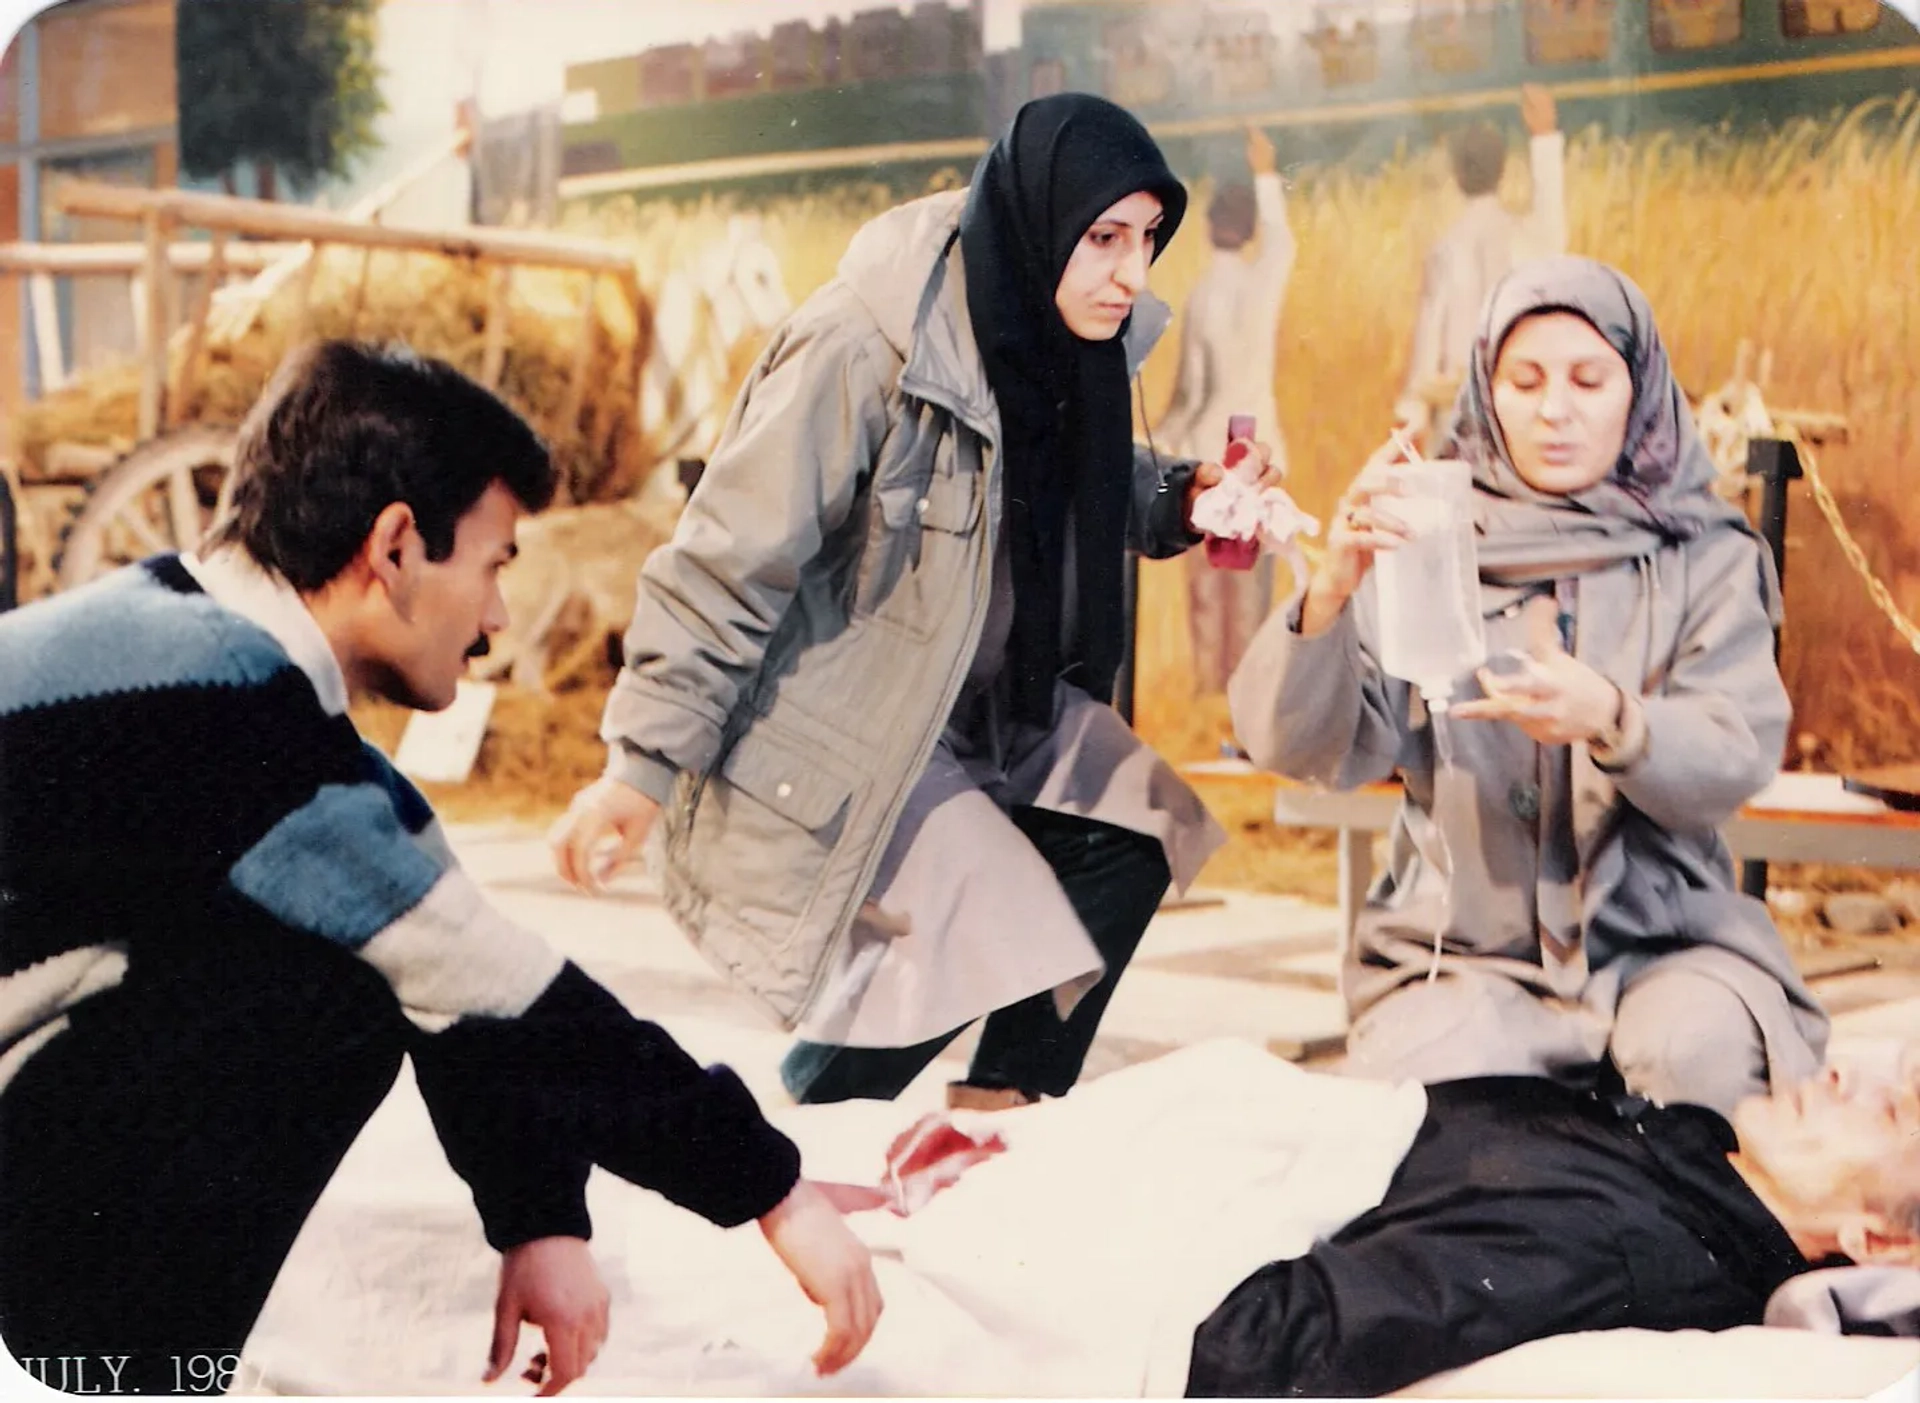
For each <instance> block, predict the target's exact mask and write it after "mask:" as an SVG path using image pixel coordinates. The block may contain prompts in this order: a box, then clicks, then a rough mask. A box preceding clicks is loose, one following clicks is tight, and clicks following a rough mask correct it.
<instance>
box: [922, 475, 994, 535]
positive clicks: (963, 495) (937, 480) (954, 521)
mask: <svg viewBox="0 0 1920 1403" xmlns="http://www.w3.org/2000/svg"><path fill="white" fill-rule="evenodd" d="M913 509H914V511H915V513H916V514H918V516H919V517H920V524H921V525H922V526H929V527H932V528H933V529H934V530H935V531H952V532H956V533H958V532H961V531H966V530H968V529H970V528H971V527H972V525H973V523H974V519H975V518H976V517H978V516H979V515H980V474H978V473H935V474H934V475H933V480H932V481H931V482H929V483H928V484H927V492H926V495H925V496H924V497H921V498H920V499H919V500H918V501H916V502H915V503H914V504H913Z"/></svg>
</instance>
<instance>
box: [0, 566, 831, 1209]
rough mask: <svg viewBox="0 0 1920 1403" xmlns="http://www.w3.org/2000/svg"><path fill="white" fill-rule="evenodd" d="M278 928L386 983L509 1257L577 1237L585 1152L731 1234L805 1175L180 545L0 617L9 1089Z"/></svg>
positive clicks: (1, 913) (742, 1103)
mask: <svg viewBox="0 0 1920 1403" xmlns="http://www.w3.org/2000/svg"><path fill="white" fill-rule="evenodd" d="M289 598H291V595H289ZM289 936H293V937H296V938H303V939H309V940H322V941H326V942H329V943H330V944H332V945H333V946H336V947H338V948H340V949H343V950H347V951H351V952H352V953H353V954H355V955H356V956H358V957H359V958H360V959H361V960H363V961H365V962H366V963H367V964H369V965H371V966H373V967H374V968H375V969H377V970H378V971H379V972H380V974H381V975H383V976H384V977H385V979H386V981H387V983H388V985H389V986H390V987H391V988H392V990H393V993H394V996H395V998H396V999H397V1000H398V1002H399V1005H400V1007H401V1008H402V1009H403V1010H404V1011H405V1012H406V1013H407V1015H408V1016H409V1018H410V1019H411V1020H412V1022H413V1025H414V1027H415V1029H416V1033H417V1035H416V1037H415V1038H414V1040H413V1046H412V1055H413V1057H414V1062H415V1069H416V1074H417V1080H418V1082H419V1084H420V1087H421V1091H422V1093H423V1095H425V1096H426V1098H427V1100H428V1104H429V1108H430V1110H431V1111H432V1112H433V1117H434V1122H435V1124H436V1126H437V1127H438V1129H439V1131H440V1135H441V1140H442V1143H443V1145H444V1146H445V1148H446V1150H447V1154H448V1158H449V1160H450V1161H451V1162H452V1164H453V1166H454V1168H455V1169H456V1170H458V1171H459V1172H460V1174H461V1175H462V1176H463V1177H464V1178H465V1179H466V1180H467V1182H468V1183H469V1185H470V1186H471V1187H472V1189H473V1191H474V1198H475V1202H476V1205H477V1206H478V1208H479V1210H480V1213H481V1216H482V1219H483V1221H484V1222H485V1225H486V1229H487V1236H488V1239H489V1241H491V1242H492V1243H493V1244H494V1245H495V1246H496V1247H506V1246H510V1245H513V1244H514V1243H515V1242H519V1241H526V1240H529V1239H530V1238H533V1237H539V1236H547V1235H550V1234H555V1233H567V1234H571V1235H577V1236H585V1235H586V1231H587V1221H586V1208H585V1198H584V1185H585V1179H586V1173H587V1167H588V1165H589V1164H592V1163H598V1164H600V1165H602V1166H603V1167H605V1168H606V1169H608V1170H610V1171H611V1172H613V1173H616V1174H619V1175H621V1176H622V1177H624V1178H628V1179H630V1180H632V1181H634V1182H636V1183H639V1184H642V1185H644V1186H646V1187H649V1188H653V1189H656V1190H658V1191H659V1192H660V1193H662V1194H663V1195H665V1196H666V1197H667V1198H669V1199H671V1200H673V1201H674V1202H676V1203H679V1204H682V1205H683V1206H685V1207H688V1208H690V1209H692V1210H693V1211H695V1212H697V1213H700V1214H701V1215H702V1216H704V1217H707V1218H709V1219H711V1220H713V1221H715V1222H719V1223H723V1224H732V1223H738V1222H744V1221H746V1220H748V1219H750V1218H753V1217H758V1216H759V1215H761V1214H762V1213H764V1212H766V1211H767V1210H768V1209H770V1208H772V1207H773V1206H774V1205H775V1204H776V1203H778V1202H779V1200H780V1199H781V1198H782V1197H783V1196H784V1195H785V1193H786V1192H787V1190H788V1189H789V1188H790V1187H791V1186H792V1184H793V1182H794V1179H795V1177H796V1176H797V1174H798V1156H797V1154H796V1152H795V1151H794V1149H793V1146H792V1145H791V1144H790V1143H789V1142H788V1141H787V1140H786V1139H785V1138H784V1137H782V1136H781V1135H779V1133H778V1132H776V1131H774V1130H773V1129H772V1128H771V1127H770V1126H768V1125H767V1124H766V1121H765V1120H764V1118H763V1117H762V1116H761V1114H760V1112H759V1109H758V1107H757V1106H756V1105H755V1104H754V1102H753V1098H752V1096H751V1095H750V1094H749V1093H748V1092H747V1090H746V1089H745V1087H744V1086H742V1085H741V1083H740V1082H739V1080H738V1079H737V1078H736V1077H735V1076H734V1075H733V1074H732V1073H731V1072H730V1071H728V1070H726V1069H725V1068H714V1069H703V1068H701V1067H700V1066H699V1065H698V1064H697V1063H695V1062H694V1061H693V1060H692V1058H690V1057H689V1056H687V1054H686V1053H685V1052H684V1051H682V1050H681V1049H680V1047H679V1046H678V1045H677V1044H675V1043H674V1042H673V1040H672V1039H671V1038H670V1037H668V1036H667V1035H666V1033H664V1032H663V1031H662V1030H661V1029H659V1028H658V1027H656V1026H655V1025H653V1024H651V1023H645V1022H641V1021H639V1020H636V1019H634V1018H633V1017H632V1016H631V1015H629V1014H628V1013H627V1012H626V1010H625V1009H624V1008H622V1007H621V1006H620V1004H619V1003H618V1002H617V1001H616V1000H615V999H614V998H613V997H612V995H610V994H608V993H607V992H606V991H605V990H604V989H602V988H601V987H600V986H599V985H597V984H595V983H594V982H593V981H592V980H590V979H589V978H587V976H586V975H585V974H584V973H582V972H581V971H580V970H579V969H578V968H576V967H575V966H574V965H572V964H571V963H569V962H566V961H563V960H562V958H561V957H560V956H559V954H558V953H556V952H555V951H554V950H552V949H551V947H549V946H548V945H546V943H545V942H543V941H541V940H540V939H538V938H537V937H536V936H534V935H533V934H531V933H530V932H528V931H525V930H523V929H522V928H520V927H518V926H516V925H514V924H513V923H512V922H510V921H508V920H506V919H505V918H504V917H502V916H501V915H500V914H499V913H497V912H496V911H495V910H494V909H493V908H492V907H491V906H490V905H489V904H488V903H487V902H486V901H485V900H484V898H483V897H482V896H481V894H480V892H479V890H478V888H477V887H476V886H475V885H474V884H473V882H472V881H471V879H470V878H469V877H468V876H467V875H466V874H465V873H464V872H463V871H462V870H461V868H460V867H459V865H458V864H457V863H456V862H455V861H454V859H453V856H452V854H451V852H450V851H449V850H448V848H447V846H446V844H445V842H444V840H443V839H442V838H441V836H440V833H439V829H438V825H437V824H436V823H435V822H434V818H433V813H432V810H431V809H430V807H429V806H428V805H427V803H426V801H425V799H424V798H422V796H421V795H420V793H419V791H418V790H416V789H415V788H414V787H413V786H412V785H411V784H410V783H408V782H407V780H406V779H404V778H403V777H402V776H401V775H400V774H399V773H398V772H396V771H395V770H394V769H393V767H392V766H391V765H390V764H389V763H388V762H387V760H386V759H385V757H384V756H382V755H380V754H379V752H377V751H375V750H374V749H372V748H371V747H370V746H368V745H366V744H365V743H364V742H363V741H362V740H361V738H360V736H359V734H358V733H357V732H356V731H355V730H354V728H353V724H352V722H351V720H350V719H349V718H348V717H347V716H346V715H345V714H344V712H341V711H337V710H336V711H330V710H329V708H328V707H327V706H326V705H325V704H323V703H322V701H321V699H320V696H319V694H318V693H317V691H316V687H315V683H314V681H313V680H312V679H311V678H310V677H309V675H308V673H307V672H306V671H303V670H302V668H301V667H300V666H299V665H298V664H296V662H295V661H294V660H293V658H292V657H291V656H290V655H289V653H288V651H287V649H286V647H284V646H283V645H282V643H281V642H280V641H279V640H278V639H276V637H275V636H274V635H273V634H272V633H270V632H269V631H268V630H267V629H266V628H264V627H261V626H260V625H259V624H257V623H255V622H254V621H252V620H251V619H249V618H247V617H244V616H243V615H242V614H240V613H237V612H235V611H234V610H232V609H229V608H227V607H225V606H223V605H222V604H221V603H220V602H218V601H216V600H215V599H214V598H212V597H211V596H210V595H208V594H207V593H206V591H205V590H204V589H203V588H202V587H201V585H200V583H199V582H198V581H197V580H196V579H195V577H194V575H193V574H192V573H190V571H189V570H188V568H187V567H186V566H185V565H184V564H183V563H182V562H181V560H180V559H179V558H178V557H174V556H160V557H156V558H154V559H153V560H150V561H147V562H145V563H144V564H142V565H138V566H133V567H129V568H128V569H125V570H122V571H120V572H118V573H116V574H114V575H112V576H109V577H108V578H106V579H104V580H101V581H98V582H96V583H94V584H92V585H89V586H86V587H85V588H82V589H79V590H75V591H72V592H70V593H67V594H63V595H59V596H57V597H55V598H52V599H50V600H46V601H42V602H40V603H36V604H33V605H30V606H28V607H26V608H24V609H20V610H17V611H15V612H13V613H11V614H8V615H6V616H5V617H3V618H0V1095H4V1094H5V1093H4V1087H5V1083H6V1081H7V1079H8V1078H9V1077H10V1076H11V1075H12V1074H13V1073H14V1072H16V1071H17V1070H18V1068H19V1067H20V1066H21V1065H22V1064H23V1063H24V1061H25V1060H26V1059H27V1058H28V1057H31V1056H33V1055H34V1054H35V1053H36V1052H37V1051H38V1049H39V1048H41V1047H42V1046H45V1045H46V1044H48V1043H49V1042H50V1041H52V1040H53V1039H54V1038H57V1037H58V1036H59V1035H60V1034H61V1033H62V1031H63V1030H65V1028H66V1027H67V1015H68V1014H69V1012H70V1011H71V1010H72V1009H73V1008H75V1007H76V1006H78V1005H79V1004H81V1003H83V1002H85V1001H87V1000H90V999H100V998H102V997H103V996H105V995H107V994H108V993H109V992H110V991H111V990H113V989H115V988H116V987H120V986H122V985H124V984H127V983H129V982H132V981H140V980H164V979H165V978H166V970H167V964H168V961H169V957H170V952H172V951H174V950H179V949H182V948H191V947H192V946H193V945H194V943H195V942H201V943H203V944H204V942H206V941H208V940H210V939H223V940H233V939H248V940H260V941H272V940H276V939H286V938H288V937H289ZM234 1055H235V1056H236V1057H241V1056H245V1055H246V1053H245V1049H244V1048H235V1049H234ZM529 1119H531V1120H533V1121H535V1122H537V1123H538V1124H539V1126H540V1127H541V1134H540V1135H539V1136H538V1137H532V1139H531V1142H530V1137H527V1136H525V1135H524V1134H523V1133H520V1132H521V1131H523V1130H524V1127H525V1124H526V1123H527V1121H528V1120H529Z"/></svg>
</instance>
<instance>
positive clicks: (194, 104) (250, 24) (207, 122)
mask: <svg viewBox="0 0 1920 1403" xmlns="http://www.w3.org/2000/svg"><path fill="white" fill-rule="evenodd" d="M378 8H379V0H179V4H178V10H177V12H176V19H175V30H174V33H175V39H174V46H175V57H176V62H177V64H178V71H179V79H180V163H181V166H182V167H183V168H184V169H185V170H186V172H187V174H188V175H191V176H193V177H194V178H196V179H201V180H207V179H212V178H215V177H218V178H219V179H220V180H221V181H222V183H223V184H225V185H226V187H227V189H228V190H229V191H230V190H232V188H233V170H234V167H235V165H237V164H238V163H239V162H241V161H245V160H251V161H253V162H254V163H255V166H256V168H257V169H258V170H259V172H260V193H261V195H262V196H263V197H265V198H266V199H273V198H274V196H275V194H276V192H277V189H278V185H279V178H280V177H281V176H285V177H286V178H287V179H288V180H290V181H292V182H293V183H294V184H296V185H310V184H312V183H313V182H314V181H315V180H318V179H319V178H321V177H322V176H341V175H345V174H346V173H347V171H348V169H349V168H350V167H351V166H352V164H353V161H354V159H355V158H356V157H357V156H359V155H361V154H362V153H363V152H366V151H369V150H372V149H373V148H374V147H375V146H377V145H378V142H377V140H376V138H375V136H374V130H373V124H374V119H375V118H377V117H378V116H379V115H380V113H381V112H383V111H385V110H386V103H385V102H384V101H383V100H382V98H381V96H380V70H379V68H378V66H377V65H376V64H375V63H374V57H373V52H374V24H375V18H376V14H377V11H378Z"/></svg>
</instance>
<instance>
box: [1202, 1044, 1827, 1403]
mask: <svg viewBox="0 0 1920 1403" xmlns="http://www.w3.org/2000/svg"><path fill="white" fill-rule="evenodd" d="M1428 1095H1429V1101H1428V1106H1427V1118H1426V1121H1425V1123H1424V1124H1423V1125H1422V1126H1421V1128H1420V1133H1419V1135H1418V1136H1417V1137H1416V1138H1415V1140H1414V1142H1413V1147H1412V1148H1411V1149H1409V1150H1408V1151H1407V1156H1406V1158H1405V1159H1404V1160H1402V1161H1401V1164H1400V1169H1399V1171H1398V1172H1397V1173H1396V1174H1395V1175H1394V1178H1393V1182H1392V1183H1391V1184H1389V1185H1388V1187H1387V1192H1386V1197H1385V1198H1384V1199H1383V1200H1382V1201H1381V1203H1380V1206H1379V1207H1377V1208H1375V1209H1373V1210H1371V1211H1370V1212H1368V1213H1366V1214H1363V1215H1362V1216H1361V1217H1359V1218H1356V1219H1354V1221H1353V1222H1351V1223H1349V1224H1348V1225H1347V1226H1346V1227H1345V1228H1343V1229H1341V1231H1340V1232H1339V1233H1338V1234H1336V1235H1335V1236H1334V1237H1333V1238H1331V1239H1330V1240H1328V1241H1326V1242H1322V1243H1318V1244H1316V1245H1315V1247H1314V1248H1313V1250H1312V1251H1311V1252H1309V1253H1308V1254H1307V1255H1306V1256H1304V1257H1299V1258H1295V1259H1293V1260H1290V1261H1282V1262H1272V1263H1269V1264H1268V1265H1267V1266H1265V1267H1262V1268H1261V1269H1260V1270H1259V1271H1257V1272H1255V1273H1254V1274H1253V1275H1252V1276H1251V1277H1249V1278H1247V1280H1245V1281H1244V1282H1242V1283H1241V1284H1240V1285H1239V1286H1237V1287H1235V1288H1234V1290H1233V1293H1232V1294H1231V1295H1229V1296H1228V1297H1227V1299H1226V1301H1225V1302H1224V1303H1223V1304H1222V1305H1221V1306H1220V1308H1219V1309H1218V1310H1216V1311H1214V1313H1213V1314H1212V1315H1210V1316H1209V1317H1207V1319H1206V1321H1205V1322H1203V1323H1202V1324H1201V1326H1200V1328H1199V1329H1198V1330H1197V1331H1195V1332H1194V1339H1193V1362H1192V1366H1191V1369H1190V1371H1189V1374H1188V1379H1187V1392H1188V1393H1189V1394H1190V1395H1193V1396H1222V1395H1267V1396H1274V1395H1280V1396H1295V1397H1298V1396H1318V1397H1351V1396H1366V1395H1376V1394H1382V1393H1387V1392H1389V1391H1391V1390H1393V1389H1396V1388H1401V1387H1404V1386H1405V1385H1407V1384H1410V1383H1413V1382H1415V1381H1417V1380H1419V1379H1423V1378H1425V1377H1427V1376H1428V1375H1429V1374H1433V1373H1437V1372H1439V1371H1440V1370H1443V1369H1451V1368H1455V1367H1457V1366H1459V1365H1462V1364H1467V1363H1471V1362H1472V1361H1474V1360H1476V1359H1482V1358H1485V1357H1486V1356H1488V1355H1490V1354H1496V1353H1498V1352H1499V1351H1501V1350H1503V1349H1507V1348H1509V1347H1511V1346H1513V1345H1517V1344H1522V1343H1524V1342H1525V1341H1527V1340H1533V1339H1539V1338H1541V1337H1542V1336H1546V1335H1558V1334H1566V1333H1568V1332H1570V1331H1575V1330H1600V1329H1608V1328H1612V1327H1617V1326H1639V1327H1642V1328H1646V1329H1654V1330H1678V1329H1703V1330H1719V1329H1723V1328H1726V1327H1728V1326H1733V1325H1756V1324H1758V1323H1759V1322H1760V1319H1761V1316H1762V1314H1763V1313H1764V1311H1765V1309H1766V1304H1767V1297H1768V1296H1769V1295H1771V1294H1772V1293H1773V1290H1774V1288H1775V1287H1777V1286H1779V1285H1780V1284H1781V1283H1782V1282H1784V1281H1786V1280H1787V1279H1788V1278H1789V1277H1791V1276H1793V1275H1795V1274H1796V1273H1799V1272H1803V1271H1805V1270H1807V1269H1808V1266H1809V1264H1808V1262H1807V1261H1806V1259H1805V1258H1804V1257H1802V1256H1801V1254H1800V1252H1799V1250H1798V1249H1797V1248H1796V1247H1795V1246H1794V1244H1793V1241H1792V1239H1791V1238H1789V1237H1788V1236H1787V1233H1786V1230H1785V1229H1784V1228H1782V1227H1781V1226H1780V1224H1779V1222H1778V1221H1777V1220H1776V1219H1775V1218H1774V1217H1773V1215H1772V1214H1771V1213H1769V1212H1768V1211H1767V1210H1766V1208H1765V1207H1764V1206H1763V1205H1762V1204H1761V1203H1760V1201H1759V1200H1758V1199H1757V1198H1755V1197H1754V1195H1753V1193H1752V1192H1751V1191H1750V1190H1749V1189H1748V1188H1747V1186H1746V1184H1745V1183H1744V1182H1743V1181H1742V1180H1741V1178H1740V1177H1739V1175H1737V1174H1736V1173H1734V1171H1733V1169H1732V1167H1731V1166H1730V1165H1729V1164H1728V1163H1727V1153H1728V1151H1730V1150H1732V1149H1734V1148H1735V1146H1736V1142H1735V1140H1734V1136H1733V1131H1732V1129H1731V1128H1730V1127H1729V1126H1728V1124H1727V1122H1726V1121H1725V1120H1723V1119H1722V1118H1721V1117H1720V1116H1718V1115H1716V1114H1714V1113H1713V1112H1711V1111H1707V1110H1703V1109H1701V1108H1700V1107H1698V1106H1670V1107H1665V1108H1661V1107H1656V1106H1650V1105H1648V1104H1647V1103H1646V1102H1645V1101H1642V1100H1640V1099H1639V1098H1637V1097H1627V1096H1617V1097H1604V1096H1599V1095H1595V1094H1594V1093H1592V1092H1582V1091H1575V1090H1572V1089H1569V1088H1567V1087H1563V1086H1560V1085H1558V1084H1556V1083H1553V1082H1550V1081H1547V1080H1544V1079H1541V1078H1533V1077H1480V1078H1474V1079H1471V1080H1467V1081H1456V1082H1445V1083H1442V1084H1440V1085H1437V1086H1433V1087H1430V1088H1428Z"/></svg>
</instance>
